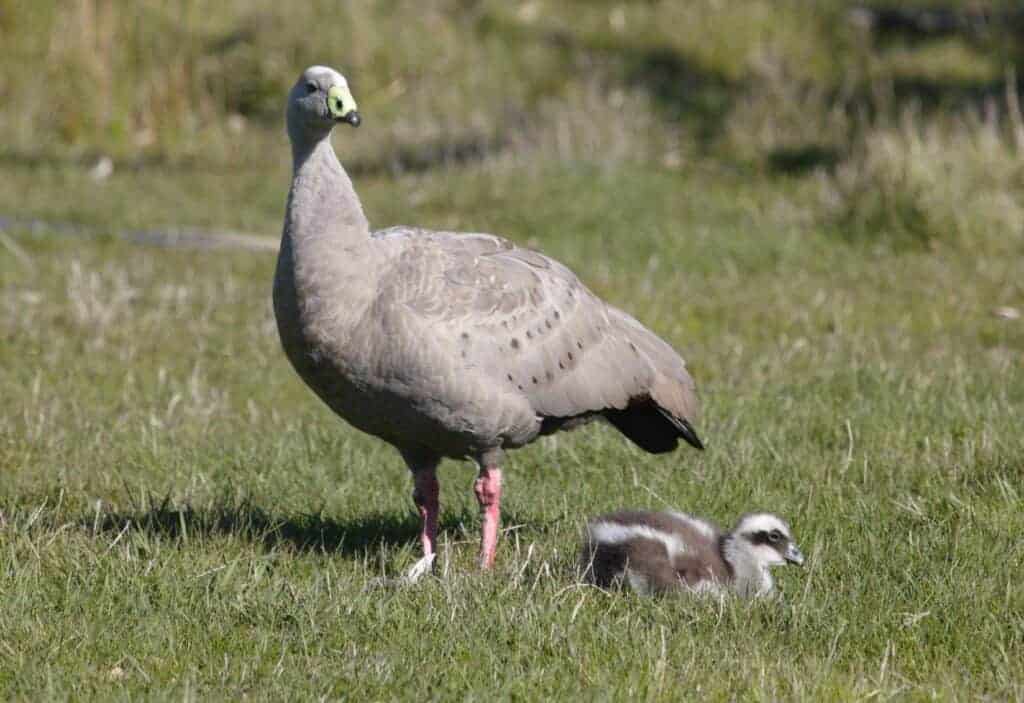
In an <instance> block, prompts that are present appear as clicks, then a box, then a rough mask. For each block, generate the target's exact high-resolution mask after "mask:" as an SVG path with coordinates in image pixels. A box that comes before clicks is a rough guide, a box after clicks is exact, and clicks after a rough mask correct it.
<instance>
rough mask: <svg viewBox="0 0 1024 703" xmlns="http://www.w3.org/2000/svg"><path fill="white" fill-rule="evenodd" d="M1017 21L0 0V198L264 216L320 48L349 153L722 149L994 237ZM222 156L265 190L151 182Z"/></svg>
mask: <svg viewBox="0 0 1024 703" xmlns="http://www.w3.org/2000/svg"><path fill="white" fill-rule="evenodd" d="M1022 34H1024V10H1021V9H1020V8H1019V6H1017V5H1016V4H1014V3H1003V4H1000V3H997V2H963V1H958V0H948V1H947V2H894V3H889V4H885V3H881V4H876V5H862V4H857V3H851V2H845V1H841V0H819V1H817V2H799V1H792V0H693V1H687V2H673V1H663V2H659V1H657V0H637V1H634V2H621V1H618V2H616V1H611V0H595V1H592V2H555V1H554V0H551V1H547V0H524V1H522V2H520V1H515V2H507V1H499V0H495V1H491V0H423V1H416V2H413V1H409V2H403V1H401V0H387V1H382V2H327V1H324V0H313V1H311V2H303V3H299V4H297V5H294V6H293V5H292V4H286V3H280V2H273V1H266V0H255V1H253V2H249V1H246V2H240V1H232V0H227V1H223V2H216V1H214V0H179V1H177V2H157V1H152V2H151V1H148V0H141V1H140V2H119V1H117V0H64V1H62V2H53V1H52V0H5V2H4V3H3V5H2V6H0V60H2V65H3V68H2V70H0V100H2V101H3V105H4V109H3V111H2V113H0V130H2V133H3V134H4V139H3V143H2V145H0V169H2V171H3V176H4V177H3V181H4V185H2V186H0V214H2V215H5V216H11V215H20V216H26V215H40V214H46V215H47V216H50V217H56V216H60V217H61V218H64V219H72V220H76V221H91V222H104V221H106V220H108V219H109V218H111V217H112V216H113V215H114V214H115V213H116V219H117V220H118V221H130V222H133V223H135V224H141V223H142V222H144V221H145V222H147V223H149V224H152V223H153V222H155V221H157V220H159V221H163V220H169V219H170V218H171V216H172V215H173V218H174V220H175V221H177V222H178V223H179V224H198V223H206V224H215V223H216V224H220V225H223V226H229V225H233V226H246V227H250V228H254V229H256V230H258V231H259V232H261V233H267V234H272V233H273V227H271V221H272V220H274V219H275V218H276V216H277V215H278V214H279V211H280V207H281V200H282V198H281V195H280V192H281V191H283V187H284V183H285V182H286V181H285V179H286V178H287V168H288V163H287V144H286V140H285V138H284V136H283V128H282V104H283V96H284V95H285V92H286V91H287V89H288V88H289V87H290V85H291V84H292V82H293V81H294V80H295V77H296V75H297V74H298V72H299V71H300V70H301V68H302V67H304V66H306V65H309V64H312V63H324V64H330V65H333V66H336V67H338V68H340V69H341V70H342V71H343V72H344V73H346V74H347V75H348V76H349V78H350V80H351V83H352V85H353V87H354V90H355V94H356V96H357V99H358V100H359V103H360V106H361V108H362V111H363V113H364V114H365V115H366V119H367V123H366V128H365V129H363V130H361V131H360V132H359V134H358V135H348V134H346V135H345V136H344V138H343V139H344V144H343V148H342V151H343V155H344V161H345V163H346V165H347V166H348V167H349V169H350V171H352V172H354V173H355V174H357V175H361V176H366V177H369V178H394V177H398V176H401V175H403V174H409V173H424V172H430V171H441V172H443V171H445V170H450V169H453V168H455V169H457V168H460V167H462V166H464V165H467V164H474V163H479V162H486V163H488V164H490V165H492V166H493V167H494V168H499V169H500V168H510V167H512V168H523V167H528V168H531V169H532V168H545V167H549V166H552V165H558V164H562V165H564V164H578V163H583V164H589V165H593V166H599V167H602V168H609V167H614V166H616V165H621V164H632V165H641V166H642V167H643V168H644V169H649V170H657V171H675V172H680V173H687V172H693V171H694V170H695V169H701V168H712V169H727V170H729V171H731V172H732V173H734V174H739V173H742V174H743V177H744V178H749V179H763V180H768V179H789V182H790V183H791V184H792V185H794V186H795V187H800V186H807V192H805V193H801V194H799V195H796V196H794V197H793V198H792V201H793V203H794V204H795V207H796V208H797V209H798V210H800V212H799V213H798V217H797V219H798V220H800V221H804V220H808V221H813V222H814V224H815V225H818V226H823V227H830V228H834V229H835V230H836V231H837V233H839V234H841V235H842V236H845V237H872V238H881V239H886V240H899V243H901V244H905V243H907V242H916V243H918V244H920V243H927V242H931V241H944V242H955V241H960V240H963V239H965V238H968V239H975V238H979V237H980V238H986V239H988V238H992V237H993V235H994V234H995V233H996V232H999V234H1000V237H1001V238H1006V237H1012V238H1013V239H1014V240H1015V241H1017V242H1019V241H1020V232H1019V229H1020V227H1019V223H1020V222H1021V214H1022V213H1021V206H1022V201H1021V189H1020V185H1021V180H1022V171H1021V168H1020V164H1019V159H1018V156H1019V148H1020V146H1021V142H1022V140H1024V124H1022V122H1021V117H1020V108H1019V101H1018V92H1017V87H1018V83H1019V79H1018V76H1017V73H1016V69H1015V66H1016V64H1017V63H1018V61H1019V60H1020V58H1021V56H1022V50H1021V47H1022V42H1021V41H1020V38H1021V35H1022ZM237 171H248V172H252V171H259V173H260V174H261V175H262V176H264V177H265V178H266V182H267V184H268V187H270V186H269V184H273V186H272V188H270V190H271V191H272V192H273V193H274V194H275V197H276V199H275V197H271V196H270V194H269V193H267V192H264V191H263V190H261V189H260V188H259V186H253V187H254V188H256V192H252V191H245V192H237V191H230V192H229V191H228V190H225V189H224V188H215V189H213V190H212V191H211V190H210V189H209V188H206V187H204V188H202V190H201V192H202V193H203V194H204V196H205V197H204V198H203V202H202V203H197V202H196V201H195V196H196V194H197V192H196V191H189V190H181V189H183V188H184V186H180V187H174V186H173V185H172V186H168V189H169V190H165V191H164V192H162V193H161V194H160V196H159V200H160V202H153V200H155V199H156V198H157V196H156V194H155V193H152V190H153V188H159V185H158V184H163V183H165V182H166V181H167V180H168V179H170V180H171V181H174V180H176V179H180V178H181V177H182V176H183V175H184V174H189V173H197V174H208V173H217V174H218V176H219V177H225V178H227V177H234V176H232V172H237ZM139 174H146V178H147V179H152V181H151V183H150V185H151V186H153V188H146V189H141V190H143V191H150V194H148V195H147V193H146V192H138V191H139V190H140V189H139V188H138V185H139V184H138V183H137V177H138V175H139ZM90 176H91V179H92V180H93V181H104V180H108V179H110V180H111V181H112V185H111V186H110V187H109V188H107V189H106V191H105V192H104V191H101V193H102V194H101V195H95V194H94V193H92V192H90V191H89V188H90V186H89V185H88V184H87V183H88V182H87V181H86V180H84V179H88V178H90ZM121 179H126V180H124V181H122V180H121ZM364 182H365V181H364ZM68 188H71V191H70V192H69V191H68V190H67V189H68ZM78 188H85V190H84V191H79V190H77V189H78ZM111 191H113V192H116V193H120V194H122V197H124V194H127V193H130V194H131V198H132V201H133V207H132V208H131V211H130V212H129V211H126V210H125V208H120V207H118V206H117V205H116V203H114V202H111V200H117V199H116V198H109V199H108V197H107V195H109V193H110V192H111ZM179 191H181V192H179ZM53 192H60V193H62V194H63V195H64V197H62V198H60V199H59V201H60V202H55V199H54V198H52V197H50V195H51V193H53ZM238 198H244V199H245V200H246V201H247V203H248V204H247V206H246V207H245V210H246V212H239V211H238V210H239V208H238ZM85 200H87V201H90V202H82V201H85ZM254 208H255V210H254ZM794 214H796V213H794ZM270 215H273V217H271V216H270Z"/></svg>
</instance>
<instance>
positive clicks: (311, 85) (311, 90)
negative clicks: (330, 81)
mask: <svg viewBox="0 0 1024 703" xmlns="http://www.w3.org/2000/svg"><path fill="white" fill-rule="evenodd" d="M318 90H319V88H317V87H316V83H313V82H312V81H310V82H309V83H307V84H306V93H307V94H309V93H315V92H316V91H318Z"/></svg>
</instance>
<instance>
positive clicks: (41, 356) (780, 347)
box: [0, 0, 1024, 701]
mask: <svg viewBox="0 0 1024 703" xmlns="http://www.w3.org/2000/svg"><path fill="white" fill-rule="evenodd" d="M327 5H330V6H332V7H334V6H335V5H334V4H333V3H321V4H320V5H317V4H316V3H313V4H310V5H309V8H310V9H308V10H305V9H304V10H299V11H298V12H300V14H301V13H303V12H308V13H309V14H308V16H306V15H302V16H300V17H298V19H295V18H294V17H292V18H291V19H290V21H288V20H289V17H285V16H284V15H283V14H282V13H284V9H282V8H284V5H281V4H280V3H277V4H275V3H269V2H266V3H264V2H260V3H218V4H216V6H214V5H212V4H210V3H206V2H199V1H198V0H196V1H191V2H182V3H180V5H178V6H174V7H176V9H174V10H167V9H166V7H165V4H162V3H150V2H142V3H136V4H134V5H133V8H134V9H133V11H132V12H122V13H116V12H113V13H112V10H111V8H114V7H115V5H114V4H109V3H104V2H101V1H99V0H97V1H96V2H91V1H89V0H79V1H78V2H69V3H28V2H15V3H12V4H11V6H10V8H7V7H5V8H4V9H3V10H0V47H3V48H0V58H2V59H4V64H3V65H4V66H5V67H7V66H11V67H14V68H17V69H18V70H10V71H7V72H6V73H3V74H0V95H2V96H3V97H4V98H5V105H8V106H10V107H11V109H9V110H5V111H4V112H3V114H2V115H0V128H2V129H3V131H4V133H5V135H6V136H7V139H6V141H5V143H4V145H3V147H0V217H17V218H19V219H21V220H30V219H38V220H42V221H46V222H54V223H59V222H70V223H75V224H77V225H81V226H84V228H85V230H84V231H82V232H80V233H79V234H73V235H72V234H69V233H68V232H67V231H66V230H61V229H60V228H59V227H56V226H49V227H48V226H45V225H44V226H41V227H35V228H29V227H24V228H22V229H17V228H15V229H8V230H3V231H2V232H0V234H2V235H3V236H2V237H0V399H3V401H4V402H3V403H0V697H2V698H4V699H60V698H74V699H132V700H134V699H139V698H151V699H197V700H208V699H238V698H241V697H243V696H246V697H249V698H254V699H288V700H307V699H313V698H328V699H346V698H351V699H366V700H392V699H419V700H422V699H430V700H435V699H436V700H451V699H470V700H482V699H491V698H498V699H512V698H515V699H520V700H534V699H540V698H542V697H545V698H546V697H550V698H554V699H570V698H572V699H575V698H581V699H597V700H632V699H641V698H642V699H647V700H665V701H668V700H679V699H680V698H687V699H689V698H699V699H709V700H737V699H742V700H780V699H784V700H789V699H802V700H850V699H862V698H879V699H892V698H897V699H914V700H916V699H926V698H927V699H930V698H939V699H945V700H967V699H977V698H982V697H988V698H990V699H995V700H1005V699H1024V664H1022V662H1024V594H1022V591H1021V588H1020V585H1019V581H1020V579H1021V577H1022V575H1024V540H1022V539H1021V534H1024V510H1022V507H1024V502H1022V501H1024V497H1022V495H1021V492H1022V490H1024V489H1022V486H1024V434H1022V432H1021V430H1020V428H1021V424H1022V420H1024V364H1022V359H1024V320H1021V319H1006V318H1004V317H999V316H997V315H995V314H993V312H994V311H995V310H996V309H997V308H1000V307H1003V306H1009V307H1012V308H1015V309H1017V310H1021V309H1022V308H1024V237H1022V235H1021V231H1020V217H1021V215H1022V213H1024V197H1022V195H1021V192H1022V191H1021V187H1022V184H1024V175H1022V173H1024V172H1022V171H1021V168H1020V165H1019V161H1020V156H1019V154H1020V148H1021V138H1022V137H1021V136H1020V135H1022V134H1024V132H1021V126H1020V120H1019V117H1016V116H1015V115H1014V111H1013V109H1012V105H1013V101H1014V99H1015V92H1014V90H1013V85H1012V84H1011V86H1010V90H1009V91H1006V90H1005V89H1006V87H1007V86H1006V85H1005V84H1004V76H1005V73H1004V69H1005V63H1006V62H1007V61H1009V60H1012V59H1013V56H1014V47H1013V45H1012V44H1007V43H1005V42H1004V41H992V42H991V43H989V44H984V43H981V42H978V41H976V40H972V41H968V40H961V39H958V38H952V39H950V38H946V39H943V40H941V41H938V42H922V43H917V44H900V43H898V42H893V41H889V42H888V43H880V44H878V45H875V44H874V43H872V42H868V41H865V40H864V39H863V38H860V39H858V37H857V35H856V34H855V33H853V34H851V32H850V30H849V27H847V26H846V25H845V24H844V22H843V21H842V16H843V15H842V13H843V10H844V8H845V7H847V6H848V3H843V2H838V1H836V2H827V3H825V2H822V3H801V2H788V1H786V2H764V1H759V0H743V1H742V2H740V1H737V2H732V3H722V2H719V1H718V0H715V1H712V0H707V1H706V2H705V1H703V0H702V1H701V2H694V3H603V2H601V3H587V4H586V5H579V6H573V7H567V5H566V4H565V3H554V2H543V1H540V0H537V1H536V2H529V3H519V4H514V3H503V2H501V3H499V2H489V1H481V2H441V1H440V0H439V1H438V2H430V3H419V4H416V3H407V2H394V3H388V4H386V5H383V6H381V5H375V4H373V3H351V4H349V5H347V6H346V10H345V12H346V13H347V14H346V15H345V21H343V22H342V21H339V23H338V24H337V30H336V32H335V31H334V30H332V28H331V27H330V26H328V25H327V24H318V23H316V22H314V21H313V19H312V18H313V16H314V15H313V13H314V12H315V11H316V9H317V7H320V6H324V7H326V6H327ZM278 6H280V7H278ZM422 6H426V7H427V8H428V11H426V12H425V17H426V19H425V20H423V21H424V22H425V23H426V26H428V27H429V29H430V31H425V32H424V31H418V30H417V29H416V27H419V26H420V25H417V24H416V23H415V22H414V21H413V19H414V18H415V19H416V20H419V19H422V18H420V16H419V14H418V11H417V8H419V7H422ZM133 12H134V14H133ZM175 12H177V13H178V14H175ZM305 27H311V29H308V30H305V29H304V28H305ZM237 32H241V34H242V35H243V36H244V37H245V40H244V41H235V42H234V43H232V42H231V41H228V40H229V39H231V37H232V36H234V35H235V33H237ZM307 32H308V33H307ZM396 35H401V36H403V37H405V38H404V39H403V40H402V41H400V42H393V41H391V40H390V39H391V38H392V37H394V36H396ZM41 37H49V43H47V42H46V41H43V40H42V39H41ZM336 45H341V46H343V47H344V48H343V49H332V50H331V51H330V52H323V49H324V47H334V46H336ZM115 48H116V50H115ZM321 52H322V53H321ZM323 53H328V56H327V58H328V59H329V60H332V61H333V60H334V58H332V57H341V58H344V59H345V60H346V61H348V62H350V63H349V64H348V65H347V66H346V68H349V69H351V73H352V76H353V84H354V86H355V89H356V92H357V96H356V97H357V99H359V100H360V106H361V108H362V110H363V112H364V113H365V117H366V123H365V125H364V126H363V127H362V128H360V130H359V131H357V132H352V131H346V132H344V133H343V134H342V135H339V136H338V137H337V138H336V144H337V146H338V148H339V151H340V152H341V153H342V155H343V158H344V160H345V161H346V162H347V163H349V164H351V165H353V166H354V168H353V172H354V173H355V174H356V177H355V180H356V186H357V188H358V190H359V193H360V195H361V197H362V199H363V202H364V204H365V207H366V210H367V213H368V215H369V217H370V219H371V221H372V222H373V223H375V225H377V226H381V227H383V226H386V225H390V224H395V223H410V224H420V225H425V226H432V227H437V228H446V229H459V230H475V231H492V232H496V233H500V234H503V235H505V236H507V237H510V238H513V239H515V240H516V241H519V242H521V243H527V244H529V245H530V246H534V247H536V248H539V249H541V250H543V251H545V252H546V253H548V254H550V255H552V256H555V257H556V258H558V259H560V260H562V261H564V262H565V263H567V264H568V265H570V266H571V267H572V268H573V269H574V270H575V271H576V272H577V273H578V274H579V275H580V276H581V277H582V278H583V280H584V281H585V282H586V283H587V284H588V285H589V286H590V287H591V288H592V289H594V290H595V291H596V292H597V293H599V294H600V295H602V296H603V297H605V298H606V299H608V300H609V301H611V302H613V303H615V304H617V305H619V306H621V307H623V308H625V309H627V310H629V311H631V312H633V313H634V314H636V315H637V316H638V317H639V318H640V319H641V320H642V321H644V322H645V323H646V324H648V325H649V326H651V327H652V328H653V329H655V330H656V331H657V332H658V333H659V334H661V335H663V336H664V337H665V338H666V339H668V340H669V341H671V342H672V343H673V344H674V345H676V346H677V348H679V349H680V350H681V351H682V352H683V353H684V355H685V357H686V358H687V360H688V362H689V365H690V367H691V369H692V371H693V374H694V376H695V378H696V379H697V381H698V386H699V389H700V391H701V395H702V398H703V401H704V406H705V412H704V417H703V418H702V420H701V422H700V423H699V426H700V430H701V434H702V436H703V437H704V438H705V439H706V441H707V444H708V450H707V451H706V452H704V453H697V452H694V451H691V450H689V449H681V450H680V451H679V452H677V453H676V454H674V455H671V456H667V457H651V456H648V455H645V454H643V453H642V452H640V451H639V450H637V449H635V448H633V447H632V446H630V445H629V444H627V443H626V441H625V440H623V439H622V438H620V437H619V436H618V435H617V434H615V433H614V431H613V430H611V429H610V428H607V427H604V426H594V427H588V428H586V429H585V430H582V431H579V432H576V433H572V434H562V435H557V436H554V437H550V438H546V439H544V440H542V441H540V442H538V443H537V444H535V445H533V446H531V447H528V448H526V449H523V450H520V451H518V452H516V453H514V454H512V455H511V456H510V458H509V461H508V464H507V472H506V486H507V491H506V503H505V527H506V528H507V530H508V531H507V532H506V533H505V535H504V537H503V540H502V542H501V544H500V547H499V561H498V565H497V568H496V569H495V571H494V572H493V573H489V574H481V573H478V572H477V571H476V569H475V567H474V555H475V551H476V546H477V533H478V527H479V521H478V518H477V515H476V507H475V505H476V504H475V500H474V499H473V496H472V492H471V490H470V487H471V483H472V479H473V477H474V471H473V469H472V467H471V466H469V465H468V464H457V463H446V464H444V465H443V467H442V470H441V481H442V506H443V519H442V539H441V542H442V554H441V558H440V563H439V568H438V574H437V577H436V578H432V579H428V580H426V581H425V582H424V583H422V584H420V585H418V586H416V587H415V588H391V587H381V586H375V585H374V584H375V581H374V580H375V579H377V578H378V577H381V576H394V575H396V574H398V573H400V572H401V571H403V570H404V569H406V568H407V567H409V566H410V565H411V564H412V563H413V562H414V561H415V560H416V559H417V557H418V546H417V538H416V533H417V519H416V517H415V513H414V510H413V506H412V501H411V498H410V491H411V482H410V480H409V477H408V476H407V472H406V470H405V468H404V467H403V465H402V462H401V461H400V459H399V458H398V456H397V455H396V454H395V453H394V452H393V450H391V449H390V448H388V447H387V446H385V445H383V444H382V443H381V442H378V441H376V440H374V439H372V438H369V437H366V436H364V435H361V434H359V433H357V432H355V431H353V430H351V429H350V428H348V427H346V426H345V425H343V424H342V423H341V422H339V421H338V420H337V419H336V418H335V417H334V416H333V415H331V414H330V413H329V412H328V411H327V410H326V409H324V408H323V407H321V405H320V404H319V402H318V401H317V400H316V399H315V398H314V397H313V396H312V394H311V393H310V392H309V391H308V390H307V389H306V388H305V387H304V386H303V385H302V384H301V382H300V381H299V380H298V378H297V377H296V376H295V374H294V372H293V371H292V370H291V369H290V367H289V366H288V364H287V362H286V360H285V358H284V356H283V354H282V352H281V350H280V348H279V343H278V341H277V338H276V330H275V327H274V322H273V316H272V312H271V308H270V302H269V294H270V281H271V276H272V271H273V265H274V261H273V256H272V255H271V254H268V253H266V252H262V253H260V252H251V251H240V250H239V251H229V250H214V251H198V250H189V249H180V248H155V247H142V246H133V245H130V244H127V243H125V242H124V241H122V240H120V239H119V238H118V237H116V236H113V235H114V233H115V232H118V231H121V230H131V229H137V228H152V227H171V226H173V227H179V226H181V227H190V226H191V227H203V228H208V229H237V230H243V231H249V232H254V233H256V234H261V235H265V236H267V237H274V236H276V234H277V232H278V230H279V228H280V222H281V217H282V213H283V208H284V197H285V192H286V188H287V181H288V175H289V174H288V150H287V144H286V143H285V139H284V136H283V133H282V127H281V120H280V115H279V112H280V107H279V103H280V100H281V94H282V91H283V90H284V89H286V86H287V84H288V83H289V82H290V81H291V80H293V79H294V74H296V73H297V71H298V70H299V69H300V68H301V66H303V65H304V64H306V63H310V62H312V61H313V60H317V61H320V60H324V59H323ZM341 58H339V60H341ZM427 58H429V59H430V63H429V65H430V66H431V67H432V68H433V69H435V70H430V71H428V70H425V69H424V68H423V67H424V66H425V65H428V64H425V63H424V61H425V60H426V59H427ZM36 65H40V66H45V76H46V80H47V81H50V82H51V83H50V84H49V85H52V86H53V87H54V89H55V90H56V92H57V95H58V98H59V99H56V98H55V100H57V102H56V103H53V102H49V101H47V100H44V98H45V97H46V93H45V91H44V92H43V93H40V92H39V91H40V90H41V88H40V86H41V85H43V83H41V82H40V81H39V80H37V78H36V77H35V74H33V73H32V72H31V71H30V70H28V68H27V67H29V66H36ZM239 77H244V78H245V81H244V85H240V84H239V80H240V79H239ZM496 77H498V78H500V79H501V80H497V79H496ZM175 81H177V82H175ZM73 86H88V87H90V88H95V90H77V91H76V90H72V89H71V88H72V87H73ZM133 86H134V87H133ZM1004 92H1005V93H1007V94H1006V95H1004ZM992 95H995V96H996V99H995V101H994V102H993V101H989V102H987V103H986V102H985V99H986V96H992ZM108 104H109V105H111V106H112V107H110V108H109V110H108V108H106V107H104V106H105V105H108ZM55 105H56V106H57V108H55V107H54V106H55ZM76 110H77V112H76ZM104 110H108V112H104ZM54 114H56V115H57V116H58V117H59V118H60V119H49V118H48V117H49V116H52V115H54ZM232 116H235V118H237V117H238V116H242V117H243V118H244V119H243V120H242V121H241V122H239V121H238V120H237V119H234V120H233V121H232ZM231 124H234V125H235V126H234V127H231V126H230V125H231ZM467 144H468V145H469V146H468V147H467V146H465V145H467ZM464 149H468V152H465V151H463V150H464ZM466 153H468V154H469V156H468V158H467V156H466ZM100 154H111V155H113V156H114V164H115V168H114V172H113V174H112V175H111V176H110V177H109V178H107V179H105V180H101V181H95V180H94V179H92V178H91V177H90V176H89V173H88V170H89V167H90V166H91V165H92V163H93V161H94V159H95V158H96V157H97V156H99V155H100ZM629 506H634V507H651V508H661V507H673V508H677V509H682V510H688V511H693V512H696V513H699V514H702V515H706V516H708V517H710V518H712V519H714V520H716V521H717V522H719V523H723V524H729V523H731V522H732V521H733V520H734V519H735V518H736V517H737V516H738V515H739V514H741V513H743V512H746V511H748V510H752V509H770V510H774V511H776V512H779V513H780V514H782V515H784V516H786V517H787V518H789V520H790V522H791V523H792V526H793V529H794V532H795V535H796V537H797V539H798V540H799V542H800V543H801V546H802V547H803V548H804V552H805V553H806V554H807V555H808V564H807V566H806V568H805V569H803V570H797V569H794V568H790V569H780V570H778V571H777V576H778V581H779V585H780V589H781V591H782V593H783V598H782V599H781V600H780V601H777V602H759V603H744V602H736V601H732V600H727V601H724V602H721V603H718V602H708V601H692V600H687V599H667V598H666V599H642V598H638V597H635V596H632V595H630V594H625V593H605V592H602V591H599V590H596V589H593V588H590V587H587V586H584V585H582V584H580V583H579V582H578V580H577V576H576V573H575V570H574V559H575V554H576V549H577V539H578V535H579V531H580V529H581V527H582V525H583V523H584V521H585V519H586V518H587V517H590V516H593V515H595V514H597V513H600V512H603V511H608V510H612V509H616V508H622V507H629Z"/></svg>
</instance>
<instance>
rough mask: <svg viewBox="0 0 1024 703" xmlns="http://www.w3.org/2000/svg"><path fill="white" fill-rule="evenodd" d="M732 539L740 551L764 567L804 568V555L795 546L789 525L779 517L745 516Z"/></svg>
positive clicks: (734, 530)
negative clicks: (785, 566) (792, 566)
mask: <svg viewBox="0 0 1024 703" xmlns="http://www.w3.org/2000/svg"><path fill="white" fill-rule="evenodd" d="M730 538H731V540H732V541H733V544H734V545H735V546H736V548H737V549H738V550H742V552H743V554H744V555H745V556H747V557H748V558H749V559H751V560H752V561H753V562H755V563H756V564H757V565H758V566H759V567H761V568H764V569H767V568H768V567H771V566H783V565H785V564H796V565H797V566H803V563H804V555H803V552H801V551H800V548H799V547H797V546H796V542H795V541H794V540H793V535H792V533H790V531H789V525H787V524H786V522H785V521H784V520H782V518H780V517H778V516H777V515H772V514H771V513H752V514H750V515H744V516H743V517H742V518H740V521H739V522H738V523H736V527H735V528H734V529H733V531H732V533H731V535H730Z"/></svg>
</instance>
